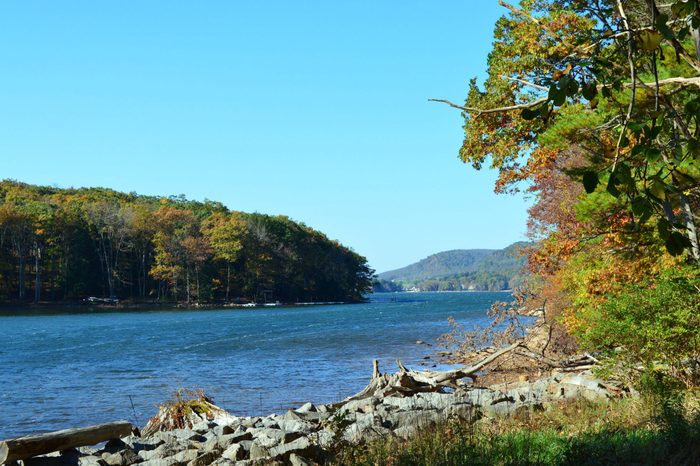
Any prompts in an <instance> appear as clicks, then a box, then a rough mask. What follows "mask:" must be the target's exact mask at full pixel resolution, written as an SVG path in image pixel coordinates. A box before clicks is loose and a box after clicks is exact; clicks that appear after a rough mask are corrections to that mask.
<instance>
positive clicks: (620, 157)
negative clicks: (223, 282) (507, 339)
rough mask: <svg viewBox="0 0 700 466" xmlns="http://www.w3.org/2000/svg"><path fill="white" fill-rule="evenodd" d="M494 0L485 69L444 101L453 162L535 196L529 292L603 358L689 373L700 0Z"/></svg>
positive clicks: (697, 202)
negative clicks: (458, 138)
mask: <svg viewBox="0 0 700 466" xmlns="http://www.w3.org/2000/svg"><path fill="white" fill-rule="evenodd" d="M501 4H502V5H504V6H505V7H506V8H508V9H509V11H508V12H507V14H506V15H504V16H503V17H502V18H501V19H500V20H499V21H498V23H497V24H496V28H495V34H494V37H495V41H494V45H493V49H492V51H491V53H490V55H489V60H488V77H487V79H486V80H485V81H484V82H483V83H481V84H479V83H477V81H476V80H473V81H472V82H471V85H470V88H469V92H468V95H467V98H466V101H465V103H464V104H463V105H458V104H454V103H451V102H448V101H443V102H446V103H448V104H449V105H451V106H453V107H456V108H459V109H461V110H462V112H463V116H464V119H465V125H464V130H465V138H464V143H463V146H462V148H461V150H460V157H461V159H462V160H463V161H464V162H466V163H469V164H471V165H473V166H474V167H475V168H477V169H479V168H481V167H482V166H483V165H484V164H490V165H491V167H492V168H494V169H495V170H497V171H498V173H499V178H498V181H497V183H496V191H499V192H514V191H518V190H520V189H522V188H523V187H524V189H526V190H527V191H528V192H529V194H530V195H531V196H533V197H534V199H535V203H534V206H533V207H532V208H531V210H530V225H529V227H530V233H531V234H532V237H533V238H534V239H536V240H537V244H536V245H535V246H534V247H533V248H531V250H530V254H529V267H530V270H531V271H532V272H533V273H534V274H535V275H536V276H537V277H538V280H537V281H535V282H534V283H532V286H531V288H530V291H531V294H530V296H531V297H532V298H533V300H534V301H537V304H536V305H537V306H541V305H546V309H547V318H548V320H549V321H550V322H551V323H552V324H553V325H555V326H559V327H560V328H562V329H564V330H565V331H566V332H568V334H569V335H571V336H573V337H574V338H575V342H576V343H577V344H578V345H580V346H582V347H583V348H585V349H588V350H598V351H602V352H603V354H604V355H605V356H607V359H606V360H608V361H612V362H613V363H615V364H618V365H615V364H613V365H611V367H616V368H619V367H620V365H619V364H622V365H623V366H624V365H626V364H629V365H630V366H633V367H635V368H638V367H639V363H640V362H642V363H644V365H645V367H646V369H647V370H648V371H649V372H651V373H655V374H658V373H662V374H663V375H670V376H672V377H674V378H675V379H676V380H680V381H681V382H683V383H685V384H687V385H697V383H698V381H700V370H698V367H700V366H699V365H698V361H700V351H699V350H698V348H700V315H699V314H698V313H699V312H700V299H699V298H698V296H700V267H698V264H699V262H700V247H699V246H698V240H699V238H698V228H697V222H698V219H699V214H700V142H699V141H700V3H699V2H698V1H697V0H683V1H681V0H672V1H669V2H665V3H659V2H656V1H654V0H625V1H621V0H596V1H580V0H523V1H521V2H519V6H514V5H509V4H507V3H505V2H501ZM562 341H563V340H562ZM632 373H635V374H638V372H634V371H633V372H632Z"/></svg>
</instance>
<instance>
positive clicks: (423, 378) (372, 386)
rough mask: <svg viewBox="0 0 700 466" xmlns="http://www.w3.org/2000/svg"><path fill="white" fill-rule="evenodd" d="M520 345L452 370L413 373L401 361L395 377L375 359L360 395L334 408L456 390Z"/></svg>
mask: <svg viewBox="0 0 700 466" xmlns="http://www.w3.org/2000/svg"><path fill="white" fill-rule="evenodd" d="M521 345H522V343H521V342H516V343H513V344H512V345H509V346H506V347H504V348H501V349H499V350H498V351H496V352H494V353H493V354H490V355H489V356H488V357H486V358H484V359H482V360H481V361H479V362H477V363H475V364H472V365H470V366H467V367H461V368H459V369H453V370H450V371H414V370H410V369H407V368H406V367H405V366H404V365H403V364H402V363H401V361H396V364H397V365H398V366H399V372H397V373H395V374H382V373H381V372H379V362H378V361H377V360H375V361H374V367H373V370H372V379H371V380H370V382H369V384H368V385H367V387H365V388H364V390H362V391H361V392H360V393H358V394H356V395H353V396H351V397H349V398H346V399H345V400H343V401H341V402H339V403H336V404H334V405H331V406H335V407H339V406H342V405H344V404H345V403H347V402H349V401H355V400H364V399H366V398H371V397H376V398H384V397H387V396H391V395H396V394H399V395H401V394H404V395H408V396H410V395H411V394H413V393H417V392H443V391H444V390H445V388H456V387H457V386H458V385H457V384H458V381H459V380H461V379H464V378H466V377H469V378H471V379H474V378H475V377H476V373H477V372H479V371H480V370H481V369H483V368H484V367H485V366H487V365H488V364H490V363H492V362H493V361H495V360H496V359H498V358H500V357H501V356H503V355H504V354H507V353H510V352H512V351H514V350H515V349H516V348H519V347H520V346H521Z"/></svg>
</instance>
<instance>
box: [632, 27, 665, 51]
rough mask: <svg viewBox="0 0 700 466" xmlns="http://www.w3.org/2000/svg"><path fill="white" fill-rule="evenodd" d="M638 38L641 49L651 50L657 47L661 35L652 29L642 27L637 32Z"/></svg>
mask: <svg viewBox="0 0 700 466" xmlns="http://www.w3.org/2000/svg"><path fill="white" fill-rule="evenodd" d="M638 39H639V45H640V46H641V49H642V50H645V51H647V52H653V51H654V50H656V49H658V48H659V45H660V44H661V39H662V36H661V34H660V33H659V32H658V31H655V30H653V29H642V30H641V31H639V32H638Z"/></svg>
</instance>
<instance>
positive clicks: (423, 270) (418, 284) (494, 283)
mask: <svg viewBox="0 0 700 466" xmlns="http://www.w3.org/2000/svg"><path fill="white" fill-rule="evenodd" d="M525 246H527V243H515V244H512V245H510V246H508V247H507V248H504V249H455V250H452V251H443V252H439V253H437V254H433V255H431V256H428V257H426V258H425V259H422V260H420V261H418V262H416V263H414V264H410V265H408V266H406V267H402V268H400V269H396V270H390V271H387V272H383V273H381V274H379V275H378V279H379V282H378V284H375V290H377V291H398V290H408V289H418V290H420V291H461V290H487V291H498V290H506V289H511V288H513V287H514V286H517V285H519V284H520V283H522V281H523V279H524V271H523V267H524V266H525V262H526V260H525V255H524V254H525V251H524V249H523V248H524V247H525ZM391 283H393V285H392V284H391Z"/></svg>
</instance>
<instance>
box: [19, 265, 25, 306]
mask: <svg viewBox="0 0 700 466" xmlns="http://www.w3.org/2000/svg"><path fill="white" fill-rule="evenodd" d="M24 293H25V289H24V254H20V255H19V299H24V296H25V294H24Z"/></svg>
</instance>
